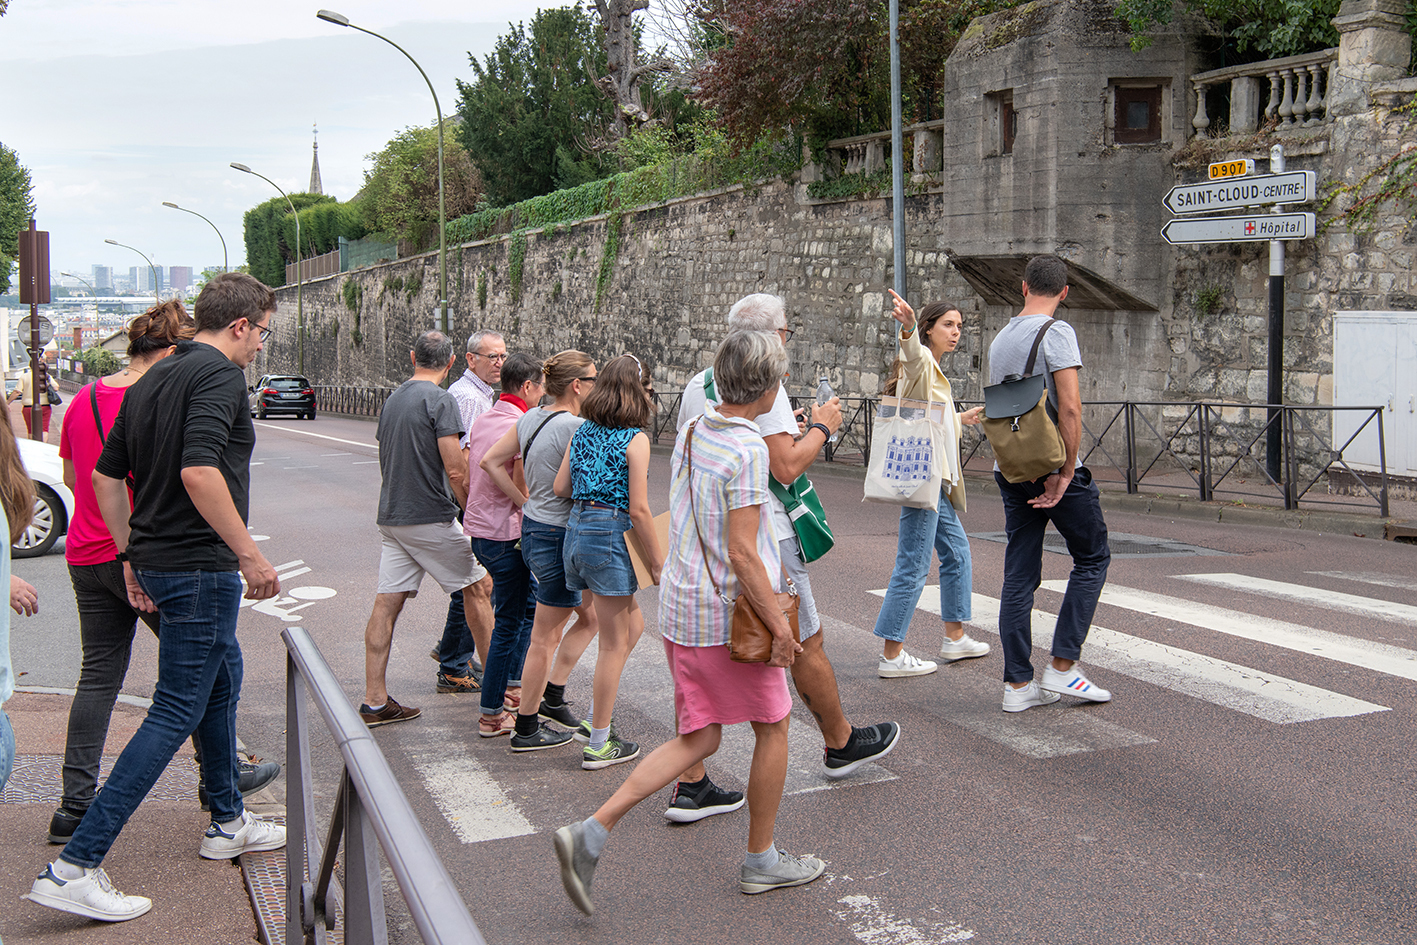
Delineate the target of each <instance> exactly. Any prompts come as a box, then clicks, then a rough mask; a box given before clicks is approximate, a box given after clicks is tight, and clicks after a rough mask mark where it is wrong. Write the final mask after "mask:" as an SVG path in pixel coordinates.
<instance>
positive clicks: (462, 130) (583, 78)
mask: <svg viewBox="0 0 1417 945" xmlns="http://www.w3.org/2000/svg"><path fill="white" fill-rule="evenodd" d="M468 58H469V61H470V63H471V65H472V70H473V72H474V73H475V78H474V79H473V81H472V82H463V81H461V80H459V81H458V93H459V105H458V110H459V113H460V114H461V116H462V125H461V126H460V127H459V129H458V140H459V141H461V143H462V145H463V147H464V148H466V149H467V153H468V156H469V158H471V160H472V163H473V165H474V166H475V167H476V168H477V170H478V171H479V172H480V173H481V175H482V180H483V183H484V184H485V186H486V188H487V197H488V199H489V201H490V202H491V203H492V204H493V205H495V206H504V205H507V204H511V203H515V202H517V201H519V200H525V199H528V198H530V197H535V196H539V195H541V194H546V193H550V192H551V191H553V190H557V189H559V188H564V187H574V186H576V185H578V184H581V183H585V182H587V181H591V180H596V179H598V178H600V177H604V176H605V175H606V173H608V172H610V171H612V170H613V167H611V166H609V164H608V162H607V161H606V159H605V158H604V157H603V156H601V155H600V154H599V153H597V149H598V148H600V147H603V145H604V144H605V143H606V141H607V137H608V135H607V129H608V128H609V127H610V126H611V125H612V124H613V123H614V120H615V116H614V107H613V105H612V104H611V102H610V100H609V99H608V98H606V97H605V95H603V94H602V93H601V91H600V90H599V89H598V88H597V87H596V85H595V82H596V79H598V78H599V77H601V76H604V75H606V74H608V72H609V66H608V63H607V61H606V56H605V50H604V49H602V48H601V45H600V43H599V42H598V41H597V37H596V32H595V24H594V22H593V21H592V20H591V18H590V16H589V15H588V14H587V13H586V11H585V10H583V9H582V8H581V7H580V6H579V5H575V6H569V7H560V8H556V9H549V10H538V11H537V14H536V16H535V17H533V18H532V21H531V25H530V27H527V26H525V25H523V24H520V23H519V24H517V25H515V26H513V27H512V29H511V32H509V33H507V34H506V35H504V36H501V37H500V38H498V40H497V45H496V47H495V48H494V49H493V51H492V52H490V53H488V54H487V56H486V57H485V58H484V59H483V61H482V62H478V61H477V59H476V58H474V57H471V56H469V57H468Z"/></svg>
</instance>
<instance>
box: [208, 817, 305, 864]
mask: <svg viewBox="0 0 1417 945" xmlns="http://www.w3.org/2000/svg"><path fill="white" fill-rule="evenodd" d="M283 846H285V828H284V827H282V826H281V825H280V824H273V823H271V822H270V821H268V820H261V819H259V818H256V817H252V816H251V814H250V812H248V811H242V812H241V826H240V828H239V829H237V831H236V832H235V833H227V832H226V831H224V830H222V829H221V827H220V826H218V825H217V824H215V823H213V824H212V825H211V826H210V827H208V828H207V832H206V835H205V836H203V837H202V849H201V855H202V858H203V859H207V860H230V859H232V858H233V857H238V856H240V855H241V854H243V853H260V852H261V851H262V850H279V849H280V848H281V847H283Z"/></svg>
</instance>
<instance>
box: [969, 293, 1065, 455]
mask: <svg viewBox="0 0 1417 945" xmlns="http://www.w3.org/2000/svg"><path fill="white" fill-rule="evenodd" d="M1054 321H1056V319H1052V318H1050V319H1048V321H1047V322H1045V323H1044V325H1043V327H1042V328H1040V329H1038V334H1037V335H1035V336H1034V338H1033V347H1032V348H1031V349H1030V350H1029V352H1028V361H1027V363H1026V364H1025V365H1024V368H1023V373H1022V374H1010V375H1009V376H1008V377H1006V378H1004V380H1003V381H1002V382H1001V383H999V384H993V385H991V386H989V387H986V388H984V421H983V426H984V435H985V436H986V437H988V438H989V445H990V446H991V447H992V448H993V450H994V461H995V462H996V463H998V464H999V472H1000V473H1001V474H1002V475H1003V477H1004V478H1005V479H1006V480H1008V481H1009V482H1011V483H1018V482H1032V481H1034V480H1035V479H1039V478H1041V477H1043V476H1046V475H1048V474H1049V473H1052V472H1055V471H1056V470H1057V469H1059V468H1060V467H1061V466H1062V465H1063V463H1064V462H1066V461H1067V458H1068V451H1067V447H1066V446H1064V445H1063V435H1062V434H1061V433H1060V432H1059V431H1058V424H1057V422H1056V421H1055V419H1054V414H1053V411H1052V405H1051V404H1049V403H1048V385H1047V382H1046V378H1045V375H1043V374H1037V375H1035V374H1034V373H1033V366H1034V364H1035V363H1037V361H1038V347H1039V345H1041V344H1042V343H1043V336H1044V335H1045V334H1047V333H1048V329H1049V328H1051V327H1052V326H1053V322H1054Z"/></svg>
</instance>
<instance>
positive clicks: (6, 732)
mask: <svg viewBox="0 0 1417 945" xmlns="http://www.w3.org/2000/svg"><path fill="white" fill-rule="evenodd" d="M14 767H15V730H14V729H13V728H11V727H10V717H9V716H8V715H6V714H5V710H4V709H0V791H3V790H5V782H7V781H9V780H10V769H12V768H14Z"/></svg>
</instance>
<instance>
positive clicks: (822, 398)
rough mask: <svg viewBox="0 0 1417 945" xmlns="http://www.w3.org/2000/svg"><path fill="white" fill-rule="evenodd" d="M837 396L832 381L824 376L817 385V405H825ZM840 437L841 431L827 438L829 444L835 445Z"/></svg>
mask: <svg viewBox="0 0 1417 945" xmlns="http://www.w3.org/2000/svg"><path fill="white" fill-rule="evenodd" d="M835 396H836V392H835V391H833V390H832V385H831V381H829V380H827V376H826V375H825V374H823V375H822V377H821V381H820V382H819V383H818V384H817V403H818V404H824V403H826V402H827V401H829V400H831V399H832V398H833V397H835ZM839 436H840V431H838V432H837V433H833V434H832V435H831V436H830V437H828V438H827V442H828V443H835V442H836V441H837V438H838V437H839Z"/></svg>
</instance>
